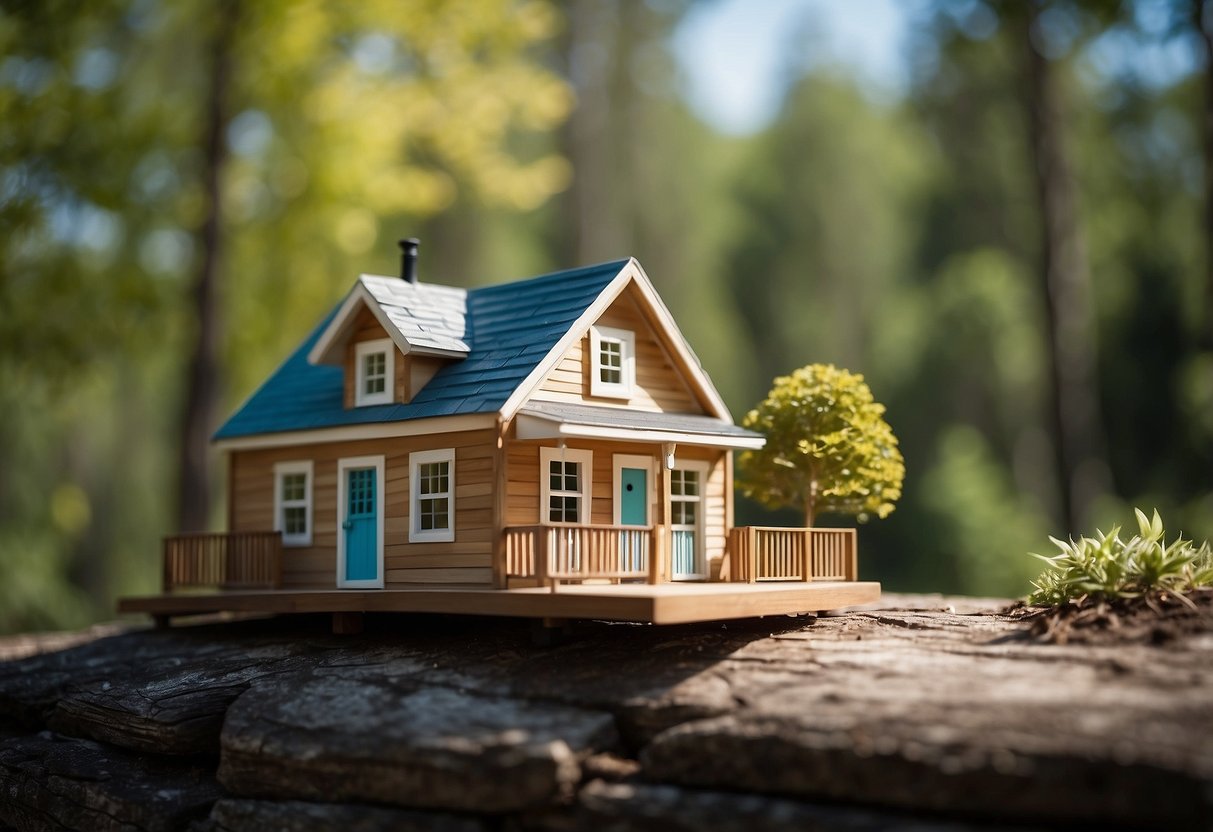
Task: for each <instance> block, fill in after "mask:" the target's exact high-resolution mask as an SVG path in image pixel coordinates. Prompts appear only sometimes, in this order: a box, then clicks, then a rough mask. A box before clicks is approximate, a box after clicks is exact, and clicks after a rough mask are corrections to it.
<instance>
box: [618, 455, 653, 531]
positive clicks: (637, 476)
mask: <svg viewBox="0 0 1213 832" xmlns="http://www.w3.org/2000/svg"><path fill="white" fill-rule="evenodd" d="M619 492H620V493H619V522H620V523H621V524H622V525H624V526H647V525H648V524H649V495H648V472H647V471H645V470H644V469H643V468H621V469H620V476H619Z"/></svg>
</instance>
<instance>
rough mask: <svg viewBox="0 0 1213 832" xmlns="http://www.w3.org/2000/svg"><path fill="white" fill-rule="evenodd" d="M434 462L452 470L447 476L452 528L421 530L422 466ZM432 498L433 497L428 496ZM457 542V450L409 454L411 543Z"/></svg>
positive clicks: (448, 517)
mask: <svg viewBox="0 0 1213 832" xmlns="http://www.w3.org/2000/svg"><path fill="white" fill-rule="evenodd" d="M432 462H446V463H448V464H449V466H450V468H449V471H448V475H447V488H448V489H449V490H448V492H447V495H446V511H447V515H446V516H447V521H448V522H449V523H450V528H446V529H421V528H420V523H421V494H420V489H419V487H418V480H419V479H420V476H421V466H422V465H426V464H428V463H432ZM427 496H428V497H432V495H427ZM454 540H455V449H454V448H442V449H440V450H436V451H415V452H413V453H411V454H409V543H451V542H453V541H454Z"/></svg>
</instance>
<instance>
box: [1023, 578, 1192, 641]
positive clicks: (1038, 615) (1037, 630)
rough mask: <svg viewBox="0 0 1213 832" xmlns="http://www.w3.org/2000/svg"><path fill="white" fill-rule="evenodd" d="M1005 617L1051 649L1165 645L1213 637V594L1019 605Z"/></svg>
mask: <svg viewBox="0 0 1213 832" xmlns="http://www.w3.org/2000/svg"><path fill="white" fill-rule="evenodd" d="M1007 612H1008V614H1009V615H1011V616H1012V617H1013V618H1019V619H1021V620H1023V621H1025V622H1027V623H1028V633H1029V634H1030V635H1031V637H1033V638H1035V639H1037V640H1038V641H1042V642H1046V643H1050V644H1123V643H1127V642H1133V643H1139V644H1140V643H1145V644H1166V643H1167V642H1170V641H1174V640H1175V639H1177V638H1179V637H1180V636H1183V635H1186V634H1191V633H1202V632H1213V590H1209V589H1201V590H1196V591H1193V592H1190V593H1188V594H1187V595H1186V596H1177V595H1175V594H1173V593H1169V592H1154V593H1150V594H1149V595H1146V596H1143V597H1140V598H1119V599H1112V600H1108V599H1102V598H1092V597H1087V598H1083V599H1080V600H1078V601H1071V602H1070V603H1068V604H1064V605H1062V606H1060V607H1029V606H1025V605H1023V604H1017V605H1015V606H1013V607H1011V608H1010V609H1009V610H1008V611H1007Z"/></svg>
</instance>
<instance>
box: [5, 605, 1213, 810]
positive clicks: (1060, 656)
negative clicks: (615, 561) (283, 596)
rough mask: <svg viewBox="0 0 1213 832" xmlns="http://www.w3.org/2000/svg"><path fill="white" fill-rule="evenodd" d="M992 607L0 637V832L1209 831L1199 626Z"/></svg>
mask: <svg viewBox="0 0 1213 832" xmlns="http://www.w3.org/2000/svg"><path fill="white" fill-rule="evenodd" d="M999 610H1000V605H999V604H998V603H983V602H976V601H972V600H971V599H970V600H966V599H940V598H938V597H934V598H931V597H927V598H914V597H909V596H901V597H898V596H886V598H885V601H884V604H883V608H882V609H878V610H877V609H872V610H863V611H854V612H850V613H847V614H845V615H838V616H830V617H822V618H819V619H817V620H816V621H812V620H811V619H807V618H799V619H794V618H779V619H765V620H756V621H748V622H729V623H727V624H701V625H687V626H678V627H665V628H662V627H643V626H631V625H610V624H593V623H589V624H584V625H581V626H579V627H578V628H577V630H576V632H575V634H574V636H573V638H572V639H571V640H570V641H568V642H567V643H564V644H561V645H559V646H556V647H550V648H539V647H534V646H532V645H531V642H530V639H529V637H528V629H527V625H526V624H524V623H520V622H515V621H510V620H501V619H467V618H441V617H416V616H407V617H406V616H398V617H393V616H384V617H382V618H374V619H371V620H370V622H369V626H368V630H367V632H366V633H364V634H362V635H358V636H345V637H337V636H332V635H330V634H329V633H328V632H327V625H328V621H327V620H326V619H320V618H289V619H277V620H272V621H245V622H241V623H227V624H209V625H205V626H192V627H179V628H174V629H170V630H151V629H132V630H129V631H125V632H120V631H117V632H116V631H114V630H112V629H109V630H95V631H94V632H93V633H92V634H91V635H92V637H91V640H90V638H89V637H80V638H78V639H75V640H65V639H63V638H62V637H55V640H54V641H52V642H51V643H49V644H48V645H47V646H48V651H47V652H42V653H38V652H37V650H38V649H39V646H40V642H39V640H37V639H30V638H26V639H25V640H23V641H21V642H16V641H11V640H10V641H9V642H7V643H4V642H0V655H10V656H11V655H14V654H17V653H25V654H27V655H24V656H23V657H20V658H13V659H11V660H9V661H7V662H3V663H0V830H2V829H6V828H10V827H11V828H13V829H18V830H27V829H119V828H121V829H147V830H153V829H155V830H158V829H187V828H188V829H192V830H194V832H203V831H204V830H211V831H212V832H227V831H228V830H231V832H236V830H245V829H248V830H252V829H256V830H258V831H259V832H262V831H263V830H267V829H286V830H305V829H329V828H337V829H344V830H347V832H359V831H360V830H378V829H414V828H415V829H429V828H433V829H449V830H469V831H470V830H479V829H488V828H493V829H495V828H503V824H504V828H507V829H536V830H551V832H557V831H558V830H569V829H581V828H592V829H608V830H609V829H653V830H657V829H661V830H682V829H686V830H690V829H703V828H713V829H716V830H725V831H727V830H733V829H737V830H742V829H744V830H747V832H751V831H752V830H761V829H772V830H784V829H787V830H791V829H810V830H811V829H837V828H844V829H852V830H867V829H890V828H891V829H917V830H928V829H939V830H950V829H966V828H976V827H980V828H990V827H991V826H993V825H995V824H1001V825H1002V828H1011V827H1014V826H1016V825H1019V826H1020V828H1023V827H1038V826H1040V825H1058V826H1060V825H1067V826H1069V825H1073V823H1074V822H1076V821H1077V822H1084V823H1087V824H1092V825H1097V826H1117V825H1120V826H1146V827H1156V828H1157V827H1170V828H1210V827H1211V826H1213V633H1210V632H1194V633H1184V634H1182V635H1180V636H1178V637H1175V638H1173V639H1170V640H1168V641H1166V642H1165V643H1163V644H1157V645H1156V644H1150V643H1145V642H1143V641H1142V640H1140V639H1139V640H1136V641H1134V642H1131V643H1124V644H1112V643H1100V644H1093V645H1067V646H1057V645H1045V644H1039V643H1035V642H1033V641H1031V640H1029V639H1027V638H1025V637H1024V635H1023V633H1024V624H1023V623H1022V622H1020V621H1017V620H1015V619H1014V618H1013V617H1011V616H1008V615H1005V614H1003V613H1001V612H1000V611H999ZM65 645H67V646H66V647H65Z"/></svg>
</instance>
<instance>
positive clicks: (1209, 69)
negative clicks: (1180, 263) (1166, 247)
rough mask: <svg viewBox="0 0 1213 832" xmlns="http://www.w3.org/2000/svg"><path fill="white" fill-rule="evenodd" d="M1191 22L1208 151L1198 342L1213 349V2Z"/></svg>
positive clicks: (1195, 10) (1205, 2) (1198, 3)
mask: <svg viewBox="0 0 1213 832" xmlns="http://www.w3.org/2000/svg"><path fill="white" fill-rule="evenodd" d="M1192 25H1193V26H1194V27H1195V29H1196V31H1197V32H1198V33H1200V43H1201V52H1203V53H1204V59H1205V77H1204V102H1203V106H1202V108H1201V113H1200V130H1201V134H1202V139H1203V140H1204V150H1205V183H1204V185H1205V188H1204V199H1205V211H1204V232H1205V239H1204V243H1205V245H1204V249H1205V314H1204V319H1203V320H1202V321H1201V329H1200V333H1199V335H1198V341H1197V343H1198V345H1199V346H1200V348H1201V349H1204V350H1213V32H1211V31H1210V27H1213V2H1210V0H1192Z"/></svg>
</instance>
